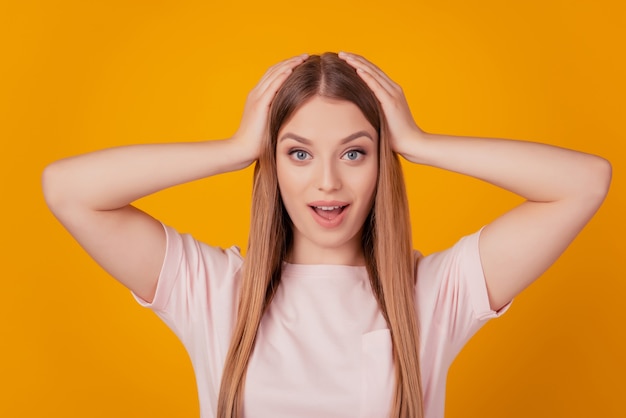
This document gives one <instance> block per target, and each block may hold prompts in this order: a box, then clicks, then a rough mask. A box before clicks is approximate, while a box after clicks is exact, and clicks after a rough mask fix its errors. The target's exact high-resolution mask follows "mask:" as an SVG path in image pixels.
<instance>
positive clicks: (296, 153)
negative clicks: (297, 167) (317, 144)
mask: <svg viewBox="0 0 626 418" xmlns="http://www.w3.org/2000/svg"><path fill="white" fill-rule="evenodd" d="M289 155H291V156H292V157H293V158H295V159H296V160H297V161H304V160H308V159H309V157H310V155H309V153H308V152H306V151H302V150H293V151H291V152H290V153H289Z"/></svg>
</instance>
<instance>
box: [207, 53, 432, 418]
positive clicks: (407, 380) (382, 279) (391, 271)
mask: <svg viewBox="0 0 626 418" xmlns="http://www.w3.org/2000/svg"><path fill="white" fill-rule="evenodd" d="M314 95H320V96H325V97H329V98H334V99H341V100H347V101H350V102H352V103H354V104H356V105H357V106H358V107H359V109H361V111H362V112H363V114H364V115H365V117H366V118H367V120H368V121H369V123H371V124H372V126H373V127H374V128H375V129H376V131H377V132H378V136H379V173H378V183H377V188H376V196H375V199H374V204H373V207H372V209H371V211H370V213H369V215H368V217H367V219H366V221H365V224H364V225H363V233H362V246H363V253H364V255H365V260H366V266H367V271H368V273H369V278H370V283H371V287H372V291H373V294H374V296H375V298H376V300H377V301H378V306H379V307H380V310H381V312H382V315H383V316H384V318H385V319H386V321H387V324H388V326H389V330H390V333H391V338H392V343H393V347H394V349H393V359H394V364H395V369H396V387H395V396H394V399H393V402H392V405H391V411H390V417H392V418H421V417H422V416H423V407H422V403H423V401H422V388H421V379H420V368H419V358H418V357H419V335H418V326H417V314H416V310H415V266H414V263H413V256H412V244H411V232H410V231H411V228H410V221H409V210H408V202H407V197H406V190H405V186H404V178H403V175H402V168H401V166H400V161H399V159H398V156H397V155H396V154H395V153H394V152H393V151H392V149H391V146H390V144H389V140H388V138H389V134H388V128H387V124H386V120H385V117H384V114H383V112H382V109H381V107H380V103H379V102H378V100H377V98H376V96H375V95H374V93H373V92H372V91H371V90H370V89H369V87H367V85H366V84H365V83H364V82H363V81H362V80H361V78H360V77H359V76H358V75H357V74H356V72H355V70H354V69H353V68H352V67H350V66H349V65H348V64H346V63H345V62H344V61H343V60H341V59H340V58H339V57H338V56H337V54H335V53H328V52H327V53H324V54H322V55H321V56H319V55H313V56H310V57H309V58H308V59H307V60H306V61H305V62H304V63H303V64H301V65H300V66H298V67H296V68H295V70H294V72H293V73H292V74H291V75H290V76H289V78H288V79H287V80H286V81H285V82H284V84H283V85H282V86H281V88H280V90H279V91H278V92H277V94H276V97H275V98H274V101H273V102H272V105H271V108H270V114H269V124H268V125H269V126H268V133H267V138H266V141H265V144H264V149H263V151H262V153H261V156H260V157H259V160H258V161H257V164H256V166H255V170H254V185H253V191H252V214H253V215H252V222H251V227H250V238H249V243H248V251H247V255H246V260H245V262H244V265H243V267H242V282H241V292H240V295H239V306H238V312H237V322H236V325H235V329H234V332H233V336H232V340H231V343H230V349H229V351H228V354H227V357H226V363H225V366H224V373H223V376H222V383H221V387H220V393H219V401H218V409H217V410H218V417H219V418H241V416H242V405H243V392H244V384H245V376H246V370H247V366H248V361H249V359H250V355H251V354H252V350H253V348H254V344H255V338H256V334H257V330H258V328H259V324H260V322H261V318H262V316H263V314H264V312H265V310H266V309H267V307H268V306H269V304H270V303H271V300H272V297H273V296H274V293H275V291H276V289H277V287H278V285H279V284H280V277H281V268H282V262H283V261H284V260H285V257H286V255H287V254H288V252H289V250H290V248H291V245H292V242H293V237H292V229H291V228H292V226H291V222H290V220H289V216H288V215H287V212H286V210H285V208H284V205H283V203H282V199H281V196H280V192H279V188H278V180H277V175H276V159H275V157H276V140H277V137H278V131H279V130H280V128H281V126H282V125H283V124H284V123H285V122H286V121H287V120H288V119H289V117H290V116H291V115H292V114H293V113H294V111H295V110H297V109H298V108H299V106H301V105H302V104H303V103H304V102H305V101H307V100H308V99H310V98H311V97H313V96H314Z"/></svg>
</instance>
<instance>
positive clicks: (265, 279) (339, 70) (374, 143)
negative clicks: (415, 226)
mask: <svg viewBox="0 0 626 418" xmlns="http://www.w3.org/2000/svg"><path fill="white" fill-rule="evenodd" d="M398 155H401V156H402V157H404V158H405V159H407V160H409V161H411V162H413V163H417V164H427V165H431V166H435V167H440V168H442V169H446V170H451V171H455V172H458V173H462V174H466V175H470V176H473V177H476V178H479V179H482V180H485V181H487V182H490V183H492V184H495V185H497V186H500V187H503V188H505V189H507V190H510V191H512V192H514V193H517V194H519V195H520V196H522V197H524V198H525V199H526V201H525V202H524V203H523V204H521V205H519V206H518V207H516V208H514V209H512V210H510V211H509V212H507V213H505V214H503V215H501V216H500V217H499V218H498V219H496V220H495V221H493V222H492V223H490V224H489V225H487V226H485V227H484V228H482V229H481V230H480V231H477V232H475V233H474V234H472V235H469V236H467V237H464V238H462V239H461V240H459V241H458V242H457V244H455V245H454V246H453V247H451V248H450V249H448V250H445V251H442V252H439V253H436V254H432V255H429V256H427V257H422V256H421V255H420V254H419V253H417V252H414V251H413V250H412V249H411V235H410V225H409V212H408V205H407V199H406V193H405V189H404V182H403V177H402V172H401V167H400V163H399V159H398ZM255 161H256V166H255V173H254V188H253V199H252V205H253V211H252V213H253V214H254V215H253V217H252V222H251V230H250V240H249V247H248V251H247V254H246V258H245V260H244V259H243V258H242V256H241V254H240V253H239V251H238V249H237V248H236V247H231V248H229V249H226V250H222V249H219V248H215V247H211V246H208V245H206V244H204V243H200V242H198V241H196V240H195V239H193V238H192V237H191V236H190V235H187V234H180V233H178V232H177V231H176V230H174V229H173V228H171V227H169V226H164V225H162V224H161V223H160V222H159V221H157V220H155V219H154V218H152V217H150V216H149V215H148V214H146V213H144V212H142V211H140V210H139V209H137V208H135V207H133V206H132V205H131V204H132V202H133V201H135V200H137V199H138V198H140V197H142V196H145V195H148V194H150V193H154V192H156V191H158V190H161V189H164V188H167V187H170V186H174V185H177V184H181V183H184V182H189V181H192V180H196V179H200V178H203V177H207V176H212V175H215V174H218V173H223V172H227V171H233V170H238V169H242V168H244V167H247V166H248V165H250V164H251V163H253V162H255ZM610 178H611V167H610V164H609V163H608V162H607V161H606V160H604V159H602V158H600V157H597V156H593V155H589V154H584V153H581V152H576V151H571V150H566V149H561V148H557V147H553V146H549V145H543V144H537V143H530V142H522V141H509V140H496V139H485V138H467V137H465V138H459V137H451V136H442V135H432V134H428V133H425V132H423V131H422V130H421V129H420V128H419V127H418V126H417V125H416V124H415V122H414V121H413V118H412V116H411V112H410V110H409V108H408V105H407V102H406V100H405V97H404V94H403V92H402V90H401V88H400V87H399V86H398V85H397V84H395V83H394V82H393V81H392V80H390V79H389V78H388V77H387V76H386V75H385V74H384V73H383V72H382V71H381V70H380V69H378V68H377V67H376V66H374V65H373V64H371V63H370V62H368V61H367V60H365V59H364V58H362V57H360V56H357V55H353V54H347V53H340V54H339V55H337V54H333V53H325V54H323V55H321V56H317V55H314V56H308V55H303V56H298V57H294V58H291V59H288V60H286V61H283V62H281V63H279V64H277V65H275V66H273V67H272V68H270V69H269V70H268V71H267V73H266V74H265V75H264V76H263V78H262V79H261V81H260V82H259V83H258V85H257V86H256V87H255V88H254V89H253V90H252V91H251V93H250V94H249V96H248V100H247V102H246V106H245V110H244V114H243V118H242V121H241V125H240V127H239V129H238V131H237V132H236V133H235V134H234V135H233V136H232V138H229V139H226V140H221V141H206V142H197V143H175V144H155V145H137V146H127V147H120V148H114V149H107V150H102V151H97V152H93V153H90V154H86V155H82V156H77V157H72V158H68V159H64V160H61V161H58V162H55V163H53V164H51V165H50V166H48V167H47V168H46V170H45V172H44V176H43V188H44V193H45V197H46V200H47V202H48V205H49V207H50V209H51V210H52V212H53V213H54V214H55V216H56V217H57V218H58V219H59V220H60V221H61V223H62V224H63V225H64V226H65V227H66V228H67V229H68V231H69V232H70V233H71V234H72V235H73V236H74V237H75V238H76V240H77V241H78V242H79V243H80V244H81V245H82V246H83V247H84V248H85V250H86V251H87V252H88V253H89V254H90V255H91V256H92V257H93V258H94V259H95V260H96V261H97V262H98V263H99V264H100V265H101V266H102V267H103V268H104V269H106V270H107V271H108V272H109V273H110V274H111V275H112V276H113V277H115V278H116V279H117V280H119V281H120V282H121V283H122V284H124V285H125V286H126V287H128V288H129V289H130V290H131V291H132V292H133V294H134V296H135V297H136V299H137V300H138V301H139V302H140V303H141V304H142V305H144V306H148V307H150V308H151V309H153V310H154V311H155V312H156V314H157V315H159V317H161V318H162V319H163V320H164V321H165V322H166V323H167V324H168V325H169V326H170V327H171V328H172V329H173V330H174V332H175V333H176V334H177V335H178V336H179V338H180V339H181V341H182V342H183V344H184V345H185V347H186V348H187V351H188V352H189V355H190V357H191V360H192V363H193V367H194V370H195V373H196V377H197V384H198V390H199V398H200V409H201V415H202V416H203V417H213V416H218V417H220V418H224V417H243V416H247V417H273V418H276V417H355V416H358V417H384V416H390V417H411V418H412V417H428V418H435V417H442V416H443V408H444V395H445V382H446V374H447V370H448V367H449V365H450V364H451V362H452V360H453V359H454V357H455V356H456V354H457V353H458V352H459V350H460V349H461V348H462V346H463V345H464V344H465V343H466V342H467V340H468V339H469V338H470V337H471V336H472V335H473V334H474V333H475V332H476V331H477V330H478V329H479V328H480V327H481V326H482V325H483V324H484V323H485V322H486V321H487V320H488V319H490V318H493V317H496V316H498V315H500V314H501V313H502V312H503V311H504V310H505V309H506V308H507V307H508V304H509V302H510V301H511V300H512V299H513V298H514V297H515V296H516V295H517V294H518V293H519V292H521V291H522V290H523V289H524V288H526V287H527V286H528V285H529V284H530V283H531V282H532V281H533V280H535V279H536V278H537V277H538V276H540V275H541V274H542V273H543V272H544V271H545V270H546V269H547V268H548V267H549V266H550V265H551V264H552V263H553V262H554V261H555V260H556V259H557V257H559V255H560V254H561V253H562V252H563V251H564V250H565V248H566V247H567V246H568V245H569V243H570V242H571V241H572V240H573V239H574V237H575V236H576V235H577V234H578V232H579V231H580V230H581V229H582V228H583V227H584V225H585V224H586V223H587V222H588V221H589V219H590V218H591V217H592V216H593V214H594V213H595V212H596V210H597V209H598V207H599V206H600V204H601V203H602V201H603V199H604V197H605V195H606V193H607V190H608V187H609V183H610Z"/></svg>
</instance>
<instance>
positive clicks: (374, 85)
mask: <svg viewBox="0 0 626 418" xmlns="http://www.w3.org/2000/svg"><path fill="white" fill-rule="evenodd" d="M356 72H357V74H358V75H359V76H360V77H361V79H362V80H363V81H365V84H367V86H368V87H369V88H370V90H372V91H373V92H374V95H375V96H376V97H377V98H378V101H379V102H381V103H382V104H384V103H386V102H388V101H390V100H392V99H393V95H392V94H391V93H390V92H389V91H388V90H387V89H386V88H385V87H384V86H383V85H381V83H380V81H379V78H378V77H375V76H374V75H372V74H371V73H370V72H368V71H366V70H364V69H362V68H357V70H356Z"/></svg>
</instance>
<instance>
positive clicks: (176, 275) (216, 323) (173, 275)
mask: <svg viewBox="0 0 626 418" xmlns="http://www.w3.org/2000/svg"><path fill="white" fill-rule="evenodd" d="M163 228H164V229H165V233H166V250H165V257H164V259H163V264H162V266H161V271H160V274H159V278H158V282H157V288H156V292H155V295H154V299H153V301H152V303H148V302H147V301H145V300H144V299H142V298H141V297H140V296H138V295H137V294H135V293H134V292H132V291H131V294H132V295H133V297H134V298H135V300H136V301H137V302H138V303H139V304H140V305H141V306H143V307H146V308H149V309H151V310H153V311H154V312H155V313H156V314H157V315H158V316H159V317H160V318H161V319H162V320H163V321H164V322H165V323H166V324H167V325H168V326H169V327H170V328H171V329H172V331H174V333H176V335H177V336H178V337H179V338H180V339H181V340H182V342H183V343H184V344H185V345H187V343H188V342H189V341H190V340H191V339H193V338H194V336H198V335H202V334H203V333H209V334H213V335H212V337H218V336H219V337H222V336H224V335H225V336H230V329H231V325H232V323H233V321H234V317H235V308H236V307H235V305H236V299H237V297H238V286H239V282H238V278H239V270H240V268H241V265H242V263H243V259H242V257H241V254H240V252H239V249H238V248H237V247H234V246H233V247H230V248H228V249H221V248H218V247H212V246H209V245H206V244H204V243H202V242H200V241H197V240H196V239H195V238H193V237H192V236H191V235H189V234H181V233H179V232H178V231H176V230H175V229H173V228H172V227H169V226H167V225H163ZM207 337H209V338H210V337H211V336H208V335H207Z"/></svg>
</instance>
